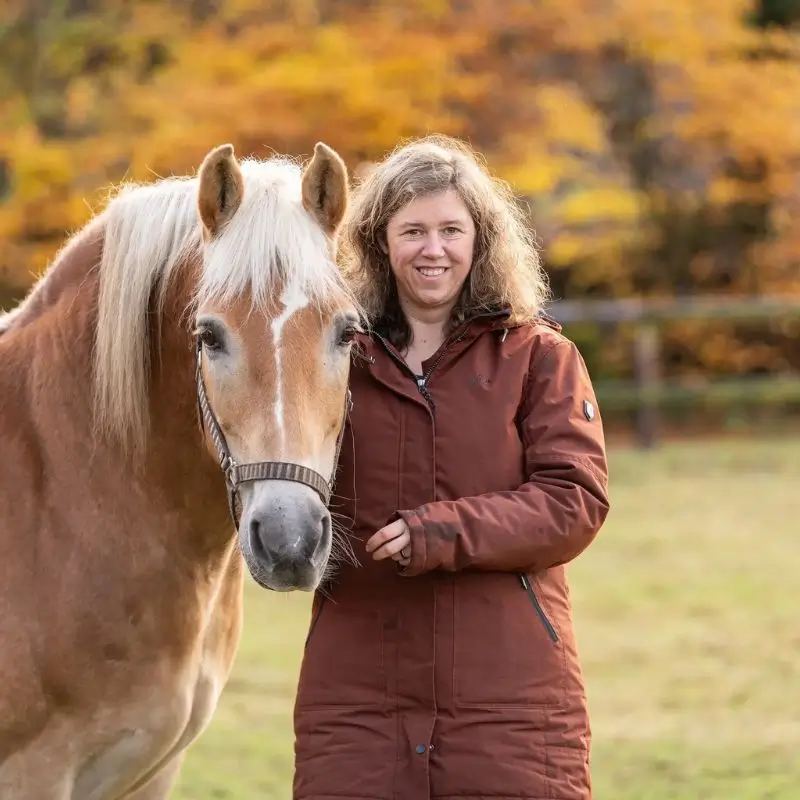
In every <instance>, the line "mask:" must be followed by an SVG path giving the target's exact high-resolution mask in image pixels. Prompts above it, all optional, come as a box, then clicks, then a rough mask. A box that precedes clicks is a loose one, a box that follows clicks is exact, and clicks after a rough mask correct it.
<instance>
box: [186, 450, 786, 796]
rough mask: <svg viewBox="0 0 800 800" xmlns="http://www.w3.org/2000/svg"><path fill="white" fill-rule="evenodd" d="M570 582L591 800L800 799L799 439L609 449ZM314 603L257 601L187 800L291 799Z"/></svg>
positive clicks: (251, 603)
mask: <svg viewBox="0 0 800 800" xmlns="http://www.w3.org/2000/svg"><path fill="white" fill-rule="evenodd" d="M610 459H611V470H612V475H611V480H612V485H611V489H612V503H613V507H612V513H611V515H610V516H609V519H608V522H607V524H606V526H605V527H604V528H603V531H602V532H601V534H600V536H599V537H598V539H597V540H596V542H595V544H594V545H593V546H592V547H591V548H590V549H589V550H588V551H587V552H586V553H585V555H584V556H583V557H582V558H580V559H578V561H576V562H575V563H574V564H573V565H572V567H571V569H570V580H571V586H572V594H573V598H574V603H575V615H576V625H577V632H578V636H579V644H580V647H581V652H582V655H583V660H584V665H585V672H586V679H587V682H588V689H589V699H590V703H591V711H592V721H593V728H594V747H593V775H594V782H595V800H666V799H667V798H670V799H671V798H681V800H796V799H797V798H798V797H800V623H798V609H800V494H798V491H797V490H798V487H799V486H800V439H789V440H783V441H777V440H776V441H759V442H725V443H708V442H698V443H697V444H685V443H683V444H670V445H667V446H665V447H663V449H661V450H659V451H657V452H653V453H640V452H635V451H629V450H612V451H611V453H610ZM307 604H308V597H307V596H301V595H292V596H286V595H273V594H272V593H266V592H260V591H258V590H257V589H254V588H253V587H252V585H248V587H247V596H246V627H245V632H244V636H243V640H242V645H241V649H240V652H239V657H238V661H237V665H236V668H235V671H234V675H233V678H232V680H231V682H230V684H229V685H228V687H227V689H226V691H225V693H224V695H223V698H222V702H221V705H220V708H219V710H218V713H217V716H216V717H215V719H214V722H213V723H212V725H211V727H210V728H209V729H208V731H207V732H206V733H205V734H204V735H203V737H202V738H201V739H200V741H199V742H198V743H197V744H196V745H195V746H194V747H193V749H192V750H191V751H190V754H189V756H188V758H187V760H186V763H185V766H184V770H183V774H182V777H181V779H180V782H179V784H178V787H177V789H176V791H175V793H174V797H176V798H180V799H181V800H188V799H189V798H191V800H211V798H214V799H217V798H219V799H223V798H237V800H238V799H239V798H242V799H243V800H251V799H252V800H255V799H256V798H259V799H260V800H262V799H263V800H290V798H291V770H292V730H291V710H292V695H293V689H294V685H295V680H296V670H297V665H298V661H299V657H300V652H301V648H302V642H303V638H304V635H305V630H306V615H307V608H308V605H307Z"/></svg>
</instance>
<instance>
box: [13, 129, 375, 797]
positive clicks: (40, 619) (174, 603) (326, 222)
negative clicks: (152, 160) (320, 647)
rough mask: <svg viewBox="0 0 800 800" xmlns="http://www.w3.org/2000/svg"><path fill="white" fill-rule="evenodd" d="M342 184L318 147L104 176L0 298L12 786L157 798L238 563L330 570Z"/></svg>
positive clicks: (345, 334) (223, 635)
mask: <svg viewBox="0 0 800 800" xmlns="http://www.w3.org/2000/svg"><path fill="white" fill-rule="evenodd" d="M347 178H348V175H347V171H346V167H345V165H344V163H343V161H342V160H341V158H340V157H339V156H338V154H337V153H336V152H335V151H333V150H331V149H330V148H328V147H327V146H325V145H323V144H322V143H319V144H317V145H316V147H315V149H314V154H313V157H312V159H311V160H310V162H309V163H308V164H307V165H306V166H305V167H301V166H300V165H298V164H297V163H296V162H295V161H293V160H291V159H288V158H283V157H275V158H271V159H269V160H266V161H259V160H255V159H245V160H242V161H241V162H239V161H237V159H236V157H235V155H234V152H233V148H232V147H231V146H230V145H223V146H221V147H218V148H216V149H214V150H212V151H211V152H210V153H208V155H207V156H206V157H205V160H204V161H203V163H202V165H201V167H200V169H199V170H198V173H197V175H196V176H193V177H191V176H190V177H179V178H170V179H164V180H160V181H157V182H154V183H151V184H144V185H140V186H128V187H124V188H123V189H122V190H121V191H119V192H118V193H116V194H115V196H114V197H113V199H111V200H110V202H109V203H108V204H107V205H106V207H105V209H104V210H103V211H102V212H101V213H99V214H97V215H96V216H95V217H94V218H93V219H92V220H91V221H90V222H89V223H88V224H87V225H86V226H85V227H84V228H82V229H81V230H80V231H79V232H78V233H77V234H75V235H74V236H73V237H72V238H71V239H69V241H68V242H67V244H66V246H65V247H64V248H63V249H62V251H61V252H60V253H59V255H58V256H57V258H56V259H55V260H54V263H53V264H52V266H51V267H50V269H49V270H48V271H47V272H46V273H45V274H44V275H43V277H42V278H41V279H40V280H39V281H38V282H37V283H36V285H35V286H34V288H33V289H32V290H31V291H30V293H29V294H28V295H27V297H26V299H25V300H23V301H22V302H21V304H20V305H19V306H18V307H17V308H15V309H14V310H12V311H11V312H10V313H8V314H6V315H5V316H0V330H2V333H1V334H0V426H1V427H0V435H1V436H2V457H1V458H0V797H2V798H3V800H23V799H24V800H120V799H121V798H125V799H126V800H152V799H153V798H163V797H166V796H167V794H168V792H169V790H170V788H171V786H172V785H173V783H174V780H175V778H176V775H177V773H178V771H179V768H180V767H179V765H180V763H181V758H182V754H183V753H184V752H185V750H186V748H187V746H188V745H189V744H190V743H191V742H192V741H193V740H194V739H195V738H196V737H197V736H198V735H199V733H200V732H201V731H202V730H203V729H204V728H205V726H207V724H208V723H209V721H210V719H211V717H212V714H213V712H214V709H215V707H216V704H217V701H218V698H219V696H220V692H221V691H222V689H223V686H224V685H225V683H226V680H227V678H228V676H229V672H230V669H231V666H232V662H233V660H234V654H235V651H236V648H237V645H238V641H239V635H240V629H241V619H242V604H243V581H244V579H245V577H246V574H247V573H246V571H245V565H246V567H247V568H248V569H249V572H250V574H251V575H252V578H253V579H254V580H255V581H256V582H258V583H259V584H261V585H262V586H264V587H266V588H269V589H274V590H283V591H290V590H312V589H314V588H315V587H316V586H317V585H318V584H319V582H320V580H321V579H322V578H323V577H324V573H325V571H326V569H327V568H328V566H329V556H330V553H331V547H332V544H331V542H332V524H331V516H330V513H329V511H328V508H327V502H328V500H329V488H328V487H329V485H330V482H331V480H332V475H333V471H334V469H335V462H336V459H337V456H338V445H339V444H340V443H341V431H342V429H343V424H344V419H345V416H346V413H347V408H348V406H347V403H348V397H349V392H348V389H347V384H348V379H349V365H350V352H349V351H350V347H351V341H352V340H353V338H354V335H355V333H356V331H357V330H358V326H359V319H360V314H359V309H358V307H357V304H356V302H355V300H354V299H353V297H352V295H351V293H350V292H349V291H348V289H347V286H346V285H345V283H344V282H343V280H342V278H341V275H340V273H339V271H338V269H337V267H336V243H337V237H338V232H339V228H340V224H341V221H342V217H343V214H344V213H345V211H346V206H347V201H348V183H347ZM231 514H233V520H234V521H233V522H232V520H231ZM234 523H237V524H234ZM237 531H238V533H237Z"/></svg>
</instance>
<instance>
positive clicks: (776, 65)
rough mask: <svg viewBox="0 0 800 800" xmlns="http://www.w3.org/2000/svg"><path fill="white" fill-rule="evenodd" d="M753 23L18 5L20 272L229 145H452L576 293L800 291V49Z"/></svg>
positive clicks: (657, 8) (603, 3) (498, 6)
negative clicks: (463, 143) (508, 202)
mask: <svg viewBox="0 0 800 800" xmlns="http://www.w3.org/2000/svg"><path fill="white" fill-rule="evenodd" d="M751 5H752V3H750V2H747V1H746V0H728V1H727V2H719V0H538V1H537V2H535V3H533V2H530V0H473V2H470V3H456V4H453V3H446V2H443V0H410V1H407V2H405V3H402V4H400V3H388V2H387V3H385V4H384V5H383V6H381V5H378V6H377V7H376V5H375V4H372V3H367V2H364V0H349V1H348V2H340V3H333V2H331V0H302V2H289V0H269V1H267V2H265V0H227V1H225V0H169V1H168V0H149V1H148V2H140V3H128V2H125V1H124V0H54V2H52V3H49V4H45V6H46V7H47V8H48V10H47V11H45V12H42V8H43V6H42V4H41V3H36V2H34V1H33V0H5V2H4V6H5V10H4V18H6V19H8V20H10V23H9V24H7V25H4V26H3V27H0V49H2V51H3V52H4V54H5V55H4V64H3V65H2V67H0V120H2V123H0V125H2V127H0V239H1V240H2V241H3V247H2V249H0V270H2V273H3V274H4V275H5V280H6V282H7V283H12V284H17V285H25V284H27V283H29V282H30V279H31V275H32V274H34V273H36V272H37V271H39V270H41V269H42V268H43V267H44V266H45V265H46V263H47V261H48V260H49V259H50V258H51V257H52V255H53V253H54V252H55V250H56V248H57V247H58V246H59V245H60V244H61V242H62V241H63V237H64V235H65V234H66V233H67V232H69V231H71V230H73V229H75V228H76V227H77V226H79V225H81V224H82V223H83V222H84V221H85V220H86V218H87V217H88V215H89V213H90V211H91V207H92V206H95V205H96V204H97V203H98V202H100V201H101V200H102V191H103V190H104V187H105V185H106V184H108V183H109V182H118V181H121V180H124V179H127V178H133V179H147V178H148V177H150V176H152V175H153V174H160V175H164V174H169V173H176V172H185V171H187V170H191V169H192V168H194V167H195V166H196V165H197V164H198V163H199V161H200V159H201V158H202V156H203V154H204V153H205V152H206V151H207V150H208V149H209V148H210V147H212V146H213V145H216V144H218V143H220V142H223V141H230V142H232V143H233V144H234V145H235V147H236V149H237V152H239V153H240V154H246V153H258V154H261V155H263V154H264V153H265V152H266V151H268V150H270V149H274V150H276V151H279V152H287V153H292V154H296V155H300V156H302V155H307V154H309V153H310V152H311V149H312V147H313V144H314V142H315V141H316V140H317V139H324V140H326V141H328V142H329V143H331V144H332V145H334V146H335V147H336V148H337V149H338V150H339V151H340V152H341V153H342V154H343V155H344V156H345V157H346V158H347V160H348V162H349V164H350V166H351V169H352V170H353V171H355V170H356V168H357V165H358V164H359V163H361V162H363V161H368V160H370V159H374V158H377V157H380V156H381V155H382V154H383V153H384V152H385V151H386V150H387V149H389V148H391V147H392V146H393V145H394V144H395V143H396V142H397V141H398V140H400V139H402V138H404V137H407V136H412V135H416V134H421V133H425V132H428V131H434V130H436V131H444V132H448V133H453V134H456V135H460V136H465V137H467V138H469V139H470V140H471V141H472V142H473V143H474V144H475V145H477V146H478V147H479V148H480V149H481V150H482V151H483V152H484V153H485V155H486V157H487V159H488V161H489V163H490V164H491V165H492V166H493V167H494V168H495V169H496V170H498V171H499V172H500V173H501V174H502V175H503V176H504V177H505V178H506V179H508V180H509V181H510V182H511V183H512V184H513V185H514V186H515V187H516V188H517V190H518V191H519V193H520V194H521V195H522V196H523V197H524V198H525V199H526V200H527V201H528V202H529V204H530V207H531V212H532V215H533V220H534V224H535V225H536V228H537V230H538V232H539V235H540V237H541V239H542V240H543V243H544V245H545V254H546V257H547V259H548V265H549V267H550V269H551V271H552V274H553V276H554V283H555V285H556V287H557V289H558V291H559V292H560V293H561V294H562V295H563V294H566V295H567V296H570V295H574V294H582V293H584V292H594V293H599V294H603V295H626V294H630V293H632V292H637V293H647V292H656V293H663V292H670V291H676V290H681V291H686V290H688V289H692V288H693V289H696V290H713V291H721V290H724V291H749V290H751V289H754V288H755V289H757V290H759V291H765V292H789V291H795V292H796V291H798V290H800V286H799V285H798V281H799V280H800V279H798V273H799V272H800V270H797V264H798V259H799V258H800V233H798V231H799V230H800V226H798V225H797V224H796V220H797V219H798V212H800V181H798V172H799V170H798V168H799V167H800V118H798V112H797V98H798V97H800V70H798V61H799V60H800V58H799V56H800V52H799V51H798V42H799V41H800V38H799V37H798V34H797V33H794V34H792V33H786V32H775V31H769V32H764V31H760V30H757V29H755V28H752V27H748V25H747V23H746V21H745V17H746V14H747V12H748V11H749V10H750V7H751ZM3 274H0V280H2V277H3ZM754 276H755V277H754ZM709 346H710V345H709ZM709 357H710V356H709Z"/></svg>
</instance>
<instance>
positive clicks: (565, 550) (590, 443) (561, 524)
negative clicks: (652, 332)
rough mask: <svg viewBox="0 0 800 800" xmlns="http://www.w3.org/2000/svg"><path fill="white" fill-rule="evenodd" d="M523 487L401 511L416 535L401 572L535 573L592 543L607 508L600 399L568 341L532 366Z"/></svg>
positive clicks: (523, 423) (523, 418) (524, 408)
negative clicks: (597, 397)
mask: <svg viewBox="0 0 800 800" xmlns="http://www.w3.org/2000/svg"><path fill="white" fill-rule="evenodd" d="M519 422H520V431H521V435H522V440H523V444H524V453H525V471H526V475H527V481H526V482H525V483H523V484H522V485H521V486H520V487H519V488H518V489H516V490H513V491H498V492H491V493H487V494H481V495H477V496H474V497H463V498H460V499H458V500H439V501H435V502H431V503H427V504H425V505H423V506H420V507H419V508H416V509H413V510H401V511H399V512H398V516H401V517H402V518H403V519H404V520H405V521H406V523H407V524H408V527H409V529H410V531H411V563H410V564H409V565H408V566H407V567H406V568H404V569H401V570H400V574H402V575H408V576H413V575H419V574H421V573H424V572H429V571H431V570H447V571H457V570H462V569H479V570H501V571H519V572H523V571H524V572H534V573H535V572H539V571H541V570H545V569H548V568H549V567H553V566H557V565H559V564H564V563H566V562H568V561H570V560H572V559H574V558H575V557H576V556H578V555H579V554H580V553H581V552H582V551H583V550H584V549H585V548H586V547H588V545H589V544H590V543H591V542H592V540H593V539H594V537H595V536H596V535H597V532H598V531H599V530H600V527H601V526H602V524H603V522H604V521H605V519H606V515H607V513H608V510H609V503H608V466H607V461H606V452H605V441H604V434H603V426H602V422H601V419H600V414H599V411H598V409H597V400H596V398H595V394H594V390H593V388H592V385H591V381H590V378H589V374H588V371H587V369H586V365H585V363H584V361H583V358H582V357H581V355H580V353H579V351H578V349H577V347H576V346H575V345H574V344H573V343H572V342H571V341H570V340H568V339H566V338H559V339H558V340H557V342H556V343H555V344H554V345H551V346H550V348H549V349H548V350H547V351H546V352H545V353H544V355H542V356H540V357H539V358H537V359H534V363H532V364H531V367H530V370H529V374H528V378H527V381H526V387H525V396H524V397H523V400H522V403H521V407H520V418H519Z"/></svg>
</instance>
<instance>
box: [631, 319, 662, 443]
mask: <svg viewBox="0 0 800 800" xmlns="http://www.w3.org/2000/svg"><path fill="white" fill-rule="evenodd" d="M660 356H661V339H660V331H659V329H658V325H657V324H656V323H655V322H641V323H639V324H638V325H637V326H636V338H635V339H634V342H633V358H634V370H635V375H636V386H637V390H638V392H639V405H638V408H637V410H636V433H637V437H638V439H639V446H640V447H642V448H644V449H650V448H652V447H655V445H656V443H657V438H658V427H659V413H658V411H659V409H658V399H657V394H656V392H655V391H654V390H655V389H656V388H657V386H658V383H659V382H660V380H661V370H660V363H661V358H660ZM648 390H650V391H648Z"/></svg>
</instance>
